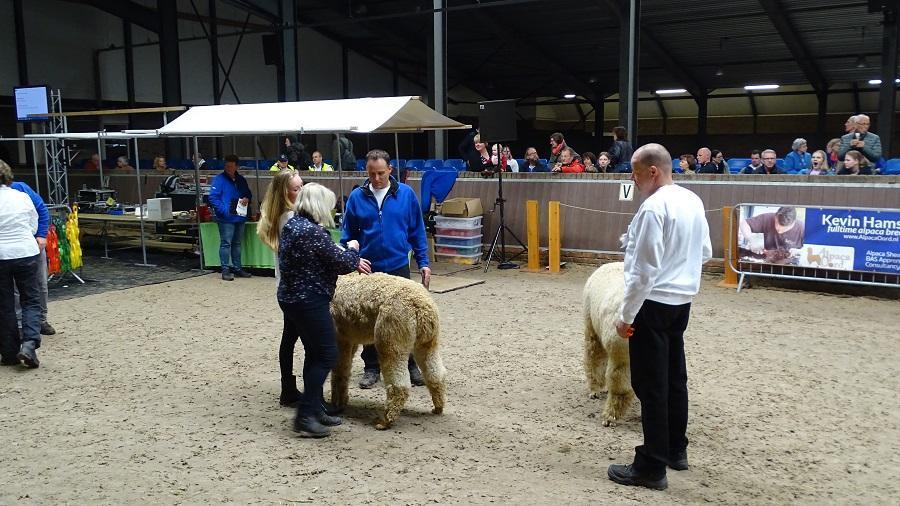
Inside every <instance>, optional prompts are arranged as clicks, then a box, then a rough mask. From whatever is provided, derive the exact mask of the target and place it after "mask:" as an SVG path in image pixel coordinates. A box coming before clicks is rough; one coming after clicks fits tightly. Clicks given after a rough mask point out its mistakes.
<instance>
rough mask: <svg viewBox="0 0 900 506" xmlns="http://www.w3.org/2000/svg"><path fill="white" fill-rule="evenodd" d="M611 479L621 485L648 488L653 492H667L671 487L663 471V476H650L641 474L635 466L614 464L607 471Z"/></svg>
mask: <svg viewBox="0 0 900 506" xmlns="http://www.w3.org/2000/svg"><path fill="white" fill-rule="evenodd" d="M606 475H607V476H609V479H610V480H612V481H614V482H616V483H618V484H620V485H631V486H636V487H647V488H652V489H653V490H665V489H666V487H668V486H669V480H667V479H666V472H665V469H663V472H662V474H661V475H658V476H650V475H649V474H645V473H641V472H639V471H638V470H636V469H635V468H634V466H633V465H627V466H623V465H620V464H613V465H611V466H609V468H608V469H607V470H606Z"/></svg>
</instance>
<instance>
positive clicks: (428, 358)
mask: <svg viewBox="0 0 900 506" xmlns="http://www.w3.org/2000/svg"><path fill="white" fill-rule="evenodd" d="M413 355H415V357H416V363H417V364H419V367H420V368H421V369H422V376H424V377H425V385H426V386H427V387H428V391H429V392H430V393H431V402H432V404H434V409H432V410H431V412H432V413H434V414H435V415H439V414H441V413H443V412H444V393H445V388H444V376H445V375H446V374H447V371H446V369H444V362H443V361H442V360H441V355H440V353H438V346H437V343H436V342H435V341H431V342H429V343H428V344H427V345H422V344H418V343H417V344H416V347H415V348H414V349H413Z"/></svg>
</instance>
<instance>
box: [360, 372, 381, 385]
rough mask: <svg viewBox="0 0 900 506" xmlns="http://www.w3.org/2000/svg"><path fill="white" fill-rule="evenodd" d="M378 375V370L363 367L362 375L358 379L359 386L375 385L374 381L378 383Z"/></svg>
mask: <svg viewBox="0 0 900 506" xmlns="http://www.w3.org/2000/svg"><path fill="white" fill-rule="evenodd" d="M379 375H380V373H379V371H374V370H372V369H364V370H363V377H362V379H361V380H359V388H365V389H369V388H372V387H373V386H375V383H378V376H379Z"/></svg>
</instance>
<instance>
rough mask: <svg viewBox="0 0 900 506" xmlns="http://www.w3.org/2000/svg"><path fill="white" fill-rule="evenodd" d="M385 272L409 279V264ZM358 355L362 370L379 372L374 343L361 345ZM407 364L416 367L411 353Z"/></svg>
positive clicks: (379, 367) (410, 367)
mask: <svg viewBox="0 0 900 506" xmlns="http://www.w3.org/2000/svg"><path fill="white" fill-rule="evenodd" d="M385 274H387V275H389V276H397V277H401V278H406V279H409V264H407V265H406V266H404V267H401V268H399V269H397V270H396V271H391V272H385ZM360 356H361V357H362V359H363V364H364V366H363V368H364V370H366V371H374V372H375V373H376V374H378V373H381V366H380V365H379V364H378V350H376V349H375V345H374V344H367V345H365V346H363V349H362V353H360ZM407 365H408V366H409V369H410V370H413V369H414V368H415V367H416V360H415V359H414V358H413V356H412V355H410V356H409V362H408V363H407Z"/></svg>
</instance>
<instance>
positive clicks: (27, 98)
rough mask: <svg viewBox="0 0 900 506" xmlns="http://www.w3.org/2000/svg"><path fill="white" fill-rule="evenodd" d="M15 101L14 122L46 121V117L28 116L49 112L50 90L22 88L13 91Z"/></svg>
mask: <svg viewBox="0 0 900 506" xmlns="http://www.w3.org/2000/svg"><path fill="white" fill-rule="evenodd" d="M13 94H14V95H15V100H16V121H47V120H49V119H50V118H48V117H29V115H30V114H47V113H48V112H50V100H49V98H50V97H49V95H50V90H49V89H48V88H47V87H46V86H22V87H17V88H15V89H14V90H13Z"/></svg>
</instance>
